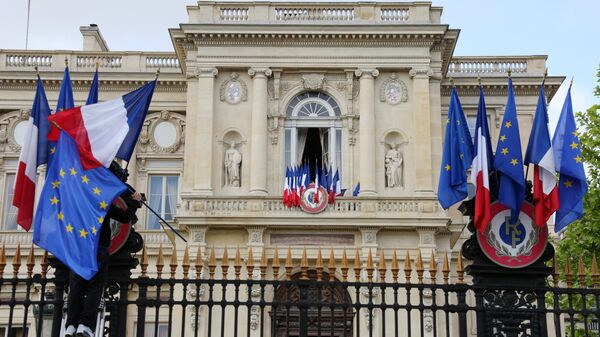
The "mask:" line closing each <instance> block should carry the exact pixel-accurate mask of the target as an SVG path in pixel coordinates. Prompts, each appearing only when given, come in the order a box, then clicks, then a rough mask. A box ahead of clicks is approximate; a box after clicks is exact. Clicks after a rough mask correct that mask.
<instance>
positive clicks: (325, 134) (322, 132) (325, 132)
mask: <svg viewBox="0 0 600 337" xmlns="http://www.w3.org/2000/svg"><path fill="white" fill-rule="evenodd" d="M319 136H320V137H321V153H322V154H323V158H322V160H323V164H325V166H329V163H330V162H329V129H328V128H320V129H319Z"/></svg>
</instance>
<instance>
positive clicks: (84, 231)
mask: <svg viewBox="0 0 600 337" xmlns="http://www.w3.org/2000/svg"><path fill="white" fill-rule="evenodd" d="M88 234H89V233H88V232H87V231H86V230H85V229H83V228H82V229H81V230H80V231H79V237H82V238H84V239H85V238H87V235H88Z"/></svg>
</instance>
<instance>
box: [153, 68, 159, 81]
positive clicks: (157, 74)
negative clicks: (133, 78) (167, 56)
mask: <svg viewBox="0 0 600 337" xmlns="http://www.w3.org/2000/svg"><path fill="white" fill-rule="evenodd" d="M158 76H160V68H158V69H156V76H154V80H155V81H156V80H158Z"/></svg>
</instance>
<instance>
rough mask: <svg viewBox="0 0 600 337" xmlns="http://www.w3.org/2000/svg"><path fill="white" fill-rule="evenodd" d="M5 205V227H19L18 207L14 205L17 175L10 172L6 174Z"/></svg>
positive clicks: (3, 208)
mask: <svg viewBox="0 0 600 337" xmlns="http://www.w3.org/2000/svg"><path fill="white" fill-rule="evenodd" d="M4 195H5V197H4V205H3V207H2V210H3V220H4V221H3V222H4V226H2V227H3V229H17V208H16V207H15V206H13V205H12V201H13V197H14V195H15V175H14V174H8V175H7V176H6V184H5V186H4Z"/></svg>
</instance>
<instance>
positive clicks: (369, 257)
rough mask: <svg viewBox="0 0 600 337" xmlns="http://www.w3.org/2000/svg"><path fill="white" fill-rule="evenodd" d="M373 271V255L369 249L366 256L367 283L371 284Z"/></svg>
mask: <svg viewBox="0 0 600 337" xmlns="http://www.w3.org/2000/svg"><path fill="white" fill-rule="evenodd" d="M374 270H375V265H374V264H373V254H371V248H369V253H368V254H367V279H368V280H369V282H373V271H374Z"/></svg>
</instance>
